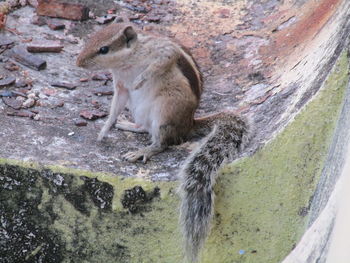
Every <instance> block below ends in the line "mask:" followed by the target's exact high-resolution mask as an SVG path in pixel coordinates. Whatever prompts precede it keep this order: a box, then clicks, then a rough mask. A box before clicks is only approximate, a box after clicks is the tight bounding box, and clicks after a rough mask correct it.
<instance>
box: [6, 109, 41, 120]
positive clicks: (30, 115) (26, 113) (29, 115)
mask: <svg viewBox="0 0 350 263" xmlns="http://www.w3.org/2000/svg"><path fill="white" fill-rule="evenodd" d="M6 114H7V115H9V116H17V117H27V118H31V119H33V118H34V117H35V115H36V114H35V113H34V112H31V111H29V110H19V111H9V112H7V113H6Z"/></svg>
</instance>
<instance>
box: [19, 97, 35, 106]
mask: <svg viewBox="0 0 350 263" xmlns="http://www.w3.org/2000/svg"><path fill="white" fill-rule="evenodd" d="M34 105H35V100H34V99H33V98H28V99H27V100H25V101H24V102H23V104H22V107H23V108H31V107H33V106H34Z"/></svg>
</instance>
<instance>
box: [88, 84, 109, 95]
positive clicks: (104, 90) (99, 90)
mask: <svg viewBox="0 0 350 263" xmlns="http://www.w3.org/2000/svg"><path fill="white" fill-rule="evenodd" d="M93 93H94V94H95V95H97V96H105V95H113V89H111V88H109V87H107V86H103V87H100V88H96V89H94V90H93Z"/></svg>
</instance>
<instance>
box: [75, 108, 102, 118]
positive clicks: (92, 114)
mask: <svg viewBox="0 0 350 263" xmlns="http://www.w3.org/2000/svg"><path fill="white" fill-rule="evenodd" d="M79 115H80V117H82V118H84V119H87V120H96V119H98V118H103V117H105V116H107V115H108V114H107V112H105V111H100V110H88V109H85V110H82V111H81V112H80V113H79Z"/></svg>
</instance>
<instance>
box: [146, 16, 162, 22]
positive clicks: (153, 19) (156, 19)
mask: <svg viewBox="0 0 350 263" xmlns="http://www.w3.org/2000/svg"><path fill="white" fill-rule="evenodd" d="M144 19H145V20H147V21H149V22H153V23H159V22H160V19H161V17H160V16H159V15H147V16H146V17H145V18H144Z"/></svg>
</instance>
